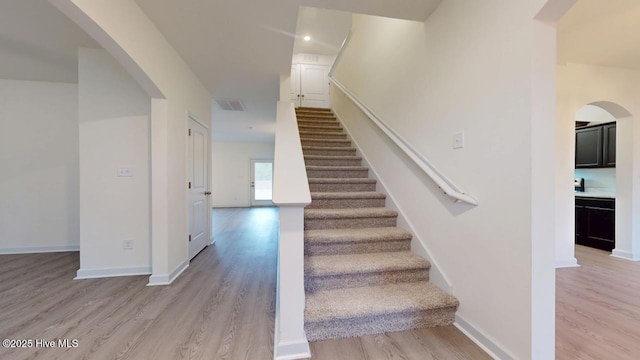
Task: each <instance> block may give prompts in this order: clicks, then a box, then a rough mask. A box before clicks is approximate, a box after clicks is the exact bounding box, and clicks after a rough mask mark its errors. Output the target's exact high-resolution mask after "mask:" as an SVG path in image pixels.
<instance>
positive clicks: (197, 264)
mask: <svg viewBox="0 0 640 360" xmlns="http://www.w3.org/2000/svg"><path fill="white" fill-rule="evenodd" d="M213 219H214V228H215V238H216V244H215V245H214V246H211V247H209V248H207V249H205V250H204V251H203V252H202V253H200V254H199V255H198V256H197V257H196V258H195V259H194V260H193V261H192V262H191V265H190V266H189V268H188V269H187V270H186V271H185V272H184V273H183V274H182V275H181V276H180V277H179V278H178V279H177V280H176V281H175V282H174V283H173V284H172V285H170V286H161V287H147V286H146V284H147V282H148V277H147V276H135V277H121V278H111V279H93V280H72V279H73V277H74V276H75V272H76V270H77V269H78V267H79V259H78V254H77V253H51V254H32V255H2V256H0V339H5V338H9V339H45V340H56V339H78V342H79V344H78V345H79V346H78V347H77V348H66V349H58V348H56V349H51V348H29V349H5V348H1V347H0V359H20V360H22V359H47V360H49V359H64V360H66V359H92V360H93V359H248V360H249V359H250V360H260V359H265V360H267V359H268V360H270V359H272V358H273V322H274V306H275V284H276V278H275V275H276V241H277V209H275V208H255V209H217V210H215V211H214V215H213ZM311 348H312V354H313V359H319V360H324V359H327V360H329V359H331V360H339V359H349V360H351V359H354V360H357V359H407V360H411V359H488V358H489V357H488V356H487V355H486V354H484V353H483V352H482V350H481V349H480V348H478V347H477V346H476V345H475V344H473V343H472V342H471V341H470V340H469V339H468V338H466V337H465V336H464V335H463V334H462V333H460V332H459V331H458V330H457V329H456V328H454V327H442V328H436V329H423V330H414V331H405V332H398V333H392V334H387V335H378V336H365V337H361V338H352V339H343V340H328V341H322V342H317V343H312V344H311Z"/></svg>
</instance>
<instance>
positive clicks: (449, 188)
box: [329, 49, 478, 206]
mask: <svg viewBox="0 0 640 360" xmlns="http://www.w3.org/2000/svg"><path fill="white" fill-rule="evenodd" d="M340 52H342V49H340ZM329 79H330V80H331V82H332V83H333V85H335V86H336V87H337V88H338V89H340V91H342V92H343V93H344V94H345V95H347V97H348V98H349V99H351V101H353V103H354V104H356V106H358V108H360V110H362V112H364V113H365V115H367V117H369V119H371V121H373V123H374V124H376V125H377V126H378V127H379V128H380V130H382V132H384V133H385V134H386V135H387V136H388V137H389V138H390V139H391V140H392V141H393V142H394V143H395V144H396V145H397V146H398V147H399V148H400V149H402V151H404V153H405V154H406V155H407V156H408V157H409V158H410V159H411V160H413V161H414V162H415V163H416V165H418V167H419V168H420V169H421V170H422V171H423V172H424V173H425V174H427V176H429V177H430V178H431V179H432V180H433V182H435V183H436V185H438V187H439V188H440V189H441V190H442V191H443V192H444V193H445V194H446V195H447V196H449V197H451V198H453V199H454V201H455V202H465V203H467V204H471V205H475V206H477V205H478V201H476V199H474V198H473V197H471V196H469V195H467V194H465V193H464V192H463V191H462V190H461V189H460V188H459V187H457V186H456V185H455V184H454V183H453V182H452V181H451V180H449V178H447V177H446V176H445V175H444V174H442V173H441V172H440V171H438V169H436V168H435V166H433V165H432V164H431V163H430V162H429V161H428V160H427V159H425V158H424V157H423V156H422V155H421V154H420V153H418V152H417V151H416V150H415V149H414V148H413V147H412V146H411V145H409V143H408V142H407V141H406V140H404V139H403V138H402V136H400V135H398V133H396V132H395V131H394V130H393V129H392V128H390V127H389V125H387V124H386V123H385V122H384V121H383V120H382V119H381V118H380V117H379V116H377V115H376V114H375V113H374V112H373V111H372V110H371V109H369V107H367V105H365V104H364V103H363V102H362V100H360V99H359V98H358V97H357V96H356V95H355V94H353V93H352V92H351V91H349V90H348V89H347V88H346V87H345V86H344V85H342V84H341V83H340V81H338V80H336V79H335V78H334V77H333V76H329Z"/></svg>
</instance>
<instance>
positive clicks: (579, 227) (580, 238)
mask: <svg viewBox="0 0 640 360" xmlns="http://www.w3.org/2000/svg"><path fill="white" fill-rule="evenodd" d="M584 215H585V210H584V206H580V205H576V244H579V245H586V244H585V241H584V225H585V221H584V217H585V216H584Z"/></svg>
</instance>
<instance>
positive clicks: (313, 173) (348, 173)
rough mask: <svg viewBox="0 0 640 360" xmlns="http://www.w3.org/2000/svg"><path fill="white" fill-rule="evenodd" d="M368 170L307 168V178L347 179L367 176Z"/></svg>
mask: <svg viewBox="0 0 640 360" xmlns="http://www.w3.org/2000/svg"><path fill="white" fill-rule="evenodd" d="M368 173H369V171H368V170H307V178H322V179H337V178H340V179H346V178H351V179H353V178H359V179H362V178H366V177H367V175H368Z"/></svg>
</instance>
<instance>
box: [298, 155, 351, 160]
mask: <svg viewBox="0 0 640 360" xmlns="http://www.w3.org/2000/svg"><path fill="white" fill-rule="evenodd" d="M304 158H305V159H310V160H362V157H361V156H349V155H304Z"/></svg>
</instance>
